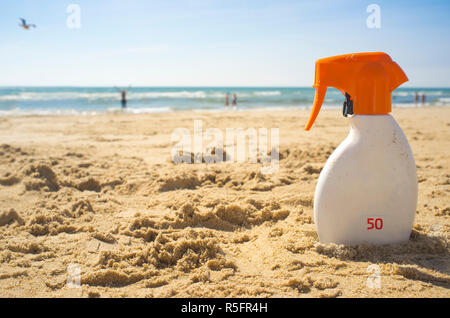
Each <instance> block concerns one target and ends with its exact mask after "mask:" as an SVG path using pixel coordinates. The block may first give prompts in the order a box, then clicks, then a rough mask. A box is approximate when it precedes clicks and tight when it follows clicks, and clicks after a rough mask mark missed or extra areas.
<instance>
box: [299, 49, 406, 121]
mask: <svg viewBox="0 0 450 318" xmlns="http://www.w3.org/2000/svg"><path fill="white" fill-rule="evenodd" d="M407 80H408V78H407V77H406V75H405V73H404V72H403V70H402V69H401V68H400V66H398V64H397V63H395V62H394V61H392V59H391V57H390V56H389V55H387V54H386V53H383V52H370V53H353V54H345V55H338V56H332V57H327V58H324V59H320V60H317V61H316V71H315V80H314V85H313V87H315V88H316V93H315V95H314V103H313V107H312V111H311V115H310V117H309V120H308V123H307V124H306V127H305V130H309V129H310V128H311V126H312V125H313V123H314V121H315V119H316V117H317V115H318V114H319V111H320V108H321V106H322V103H323V101H324V99H325V94H326V91H327V87H334V88H337V89H338V90H340V91H341V92H342V93H343V94H344V95H345V96H346V101H345V103H344V116H347V115H351V114H359V115H382V114H388V113H390V112H391V93H392V91H393V90H394V89H396V88H397V87H398V86H399V85H401V84H402V83H404V82H406V81H407Z"/></svg>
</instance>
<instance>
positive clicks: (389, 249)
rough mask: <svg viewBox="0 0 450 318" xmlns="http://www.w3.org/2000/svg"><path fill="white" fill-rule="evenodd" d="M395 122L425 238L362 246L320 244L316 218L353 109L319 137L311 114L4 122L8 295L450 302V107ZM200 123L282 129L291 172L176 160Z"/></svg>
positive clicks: (0, 224)
mask: <svg viewBox="0 0 450 318" xmlns="http://www.w3.org/2000/svg"><path fill="white" fill-rule="evenodd" d="M392 114H393V116H394V117H395V118H396V120H397V121H398V123H399V124H400V126H401V127H402V129H403V131H404V132H405V134H406V136H407V138H408V140H409V142H410V145H411V148H412V150H413V153H414V156H415V160H416V165H417V173H418V182H419V200H418V206H417V212H416V219H415V225H414V229H413V232H412V234H411V238H410V240H409V242H407V243H405V244H399V245H389V246H370V245H360V246H352V247H344V246H337V245H323V244H320V243H319V242H318V238H317V234H316V230H315V225H314V221H313V196H314V189H315V185H316V182H317V178H318V176H319V173H320V171H321V168H322V167H323V165H324V164H325V161H326V159H327V158H328V156H329V155H330V154H331V153H332V151H333V150H334V149H335V148H336V147H337V146H338V145H339V143H340V142H341V141H342V140H343V139H344V138H345V137H346V135H347V133H348V125H347V120H346V119H345V118H343V117H342V115H341V111H340V109H332V110H330V109H328V110H327V109H324V110H322V112H321V113H320V115H319V117H318V119H317V121H316V124H315V126H314V127H313V129H312V130H311V131H310V132H305V131H304V130H303V127H304V125H305V123H306V121H307V117H308V116H309V111H307V110H304V111H300V110H295V111H287V110H285V111H278V110H277V111H270V110H266V111H254V112H251V111H242V112H241V111H238V112H232V111H230V112H194V111H186V112H181V111H180V112H175V113H166V114H153V115H151V114H146V115H132V114H109V115H95V116H23V117H0V296H1V297H450V254H449V252H450V251H449V245H448V240H449V236H450V224H449V219H450V198H449V192H450V170H449V158H450V108H448V107H447V108H438V107H430V108H401V109H399V108H397V109H394V111H393V113H392ZM196 119H198V120H202V121H203V129H206V128H219V129H220V130H221V131H223V132H225V129H226V128H228V127H239V128H243V129H247V128H256V129H257V128H260V127H264V128H269V129H270V128H272V127H275V128H279V141H280V162H279V170H278V172H277V173H274V174H271V175H264V174H261V173H260V168H261V164H259V163H250V162H245V163H216V164H207V163H199V164H185V163H182V164H175V163H173V162H172V160H171V149H172V147H173V145H174V142H173V141H171V134H172V132H173V131H174V130H175V129H176V128H182V127H185V128H188V129H189V130H190V131H193V127H194V120H196ZM372 265H376V266H375V267H373V266H372ZM74 266H75V267H74ZM68 268H70V270H69V271H68ZM74 268H75V270H77V269H78V270H79V273H80V275H79V277H80V283H81V286H80V288H72V287H74V286H73V285H70V284H69V285H68V284H67V280H68V277H69V276H70V277H72V276H71V275H72V274H73V273H72V272H71V271H73V269H74ZM374 268H378V269H379V282H380V287H381V288H370V286H368V279H370V278H371V277H373V276H371V275H374V274H376V270H374ZM75 273H76V271H75Z"/></svg>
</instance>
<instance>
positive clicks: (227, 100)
mask: <svg viewBox="0 0 450 318" xmlns="http://www.w3.org/2000/svg"><path fill="white" fill-rule="evenodd" d="M229 105H230V93H226V94H225V107H228V106H229Z"/></svg>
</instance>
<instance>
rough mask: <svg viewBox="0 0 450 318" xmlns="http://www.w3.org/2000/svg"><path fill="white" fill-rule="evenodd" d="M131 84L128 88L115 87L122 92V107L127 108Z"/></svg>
mask: <svg viewBox="0 0 450 318" xmlns="http://www.w3.org/2000/svg"><path fill="white" fill-rule="evenodd" d="M130 88H131V86H129V87H128V88H127V89H119V88H117V87H115V89H117V90H118V91H119V92H120V104H121V105H122V109H124V108H127V93H128V91H129V90H130Z"/></svg>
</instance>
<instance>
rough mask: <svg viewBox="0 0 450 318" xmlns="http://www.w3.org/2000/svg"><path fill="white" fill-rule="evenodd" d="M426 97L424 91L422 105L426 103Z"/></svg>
mask: <svg viewBox="0 0 450 318" xmlns="http://www.w3.org/2000/svg"><path fill="white" fill-rule="evenodd" d="M426 98H427V97H426V96H425V93H422V105H425V100H426Z"/></svg>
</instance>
